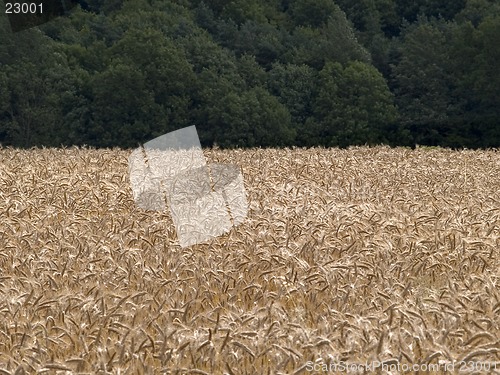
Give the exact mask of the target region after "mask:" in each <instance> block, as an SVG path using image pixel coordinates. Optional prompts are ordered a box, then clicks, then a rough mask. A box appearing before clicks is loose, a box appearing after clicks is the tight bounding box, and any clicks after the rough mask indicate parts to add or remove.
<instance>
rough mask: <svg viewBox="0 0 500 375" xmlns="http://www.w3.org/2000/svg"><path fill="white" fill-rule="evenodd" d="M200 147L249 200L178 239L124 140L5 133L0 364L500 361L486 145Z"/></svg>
mask: <svg viewBox="0 0 500 375" xmlns="http://www.w3.org/2000/svg"><path fill="white" fill-rule="evenodd" d="M204 153H205V156H206V157H207V160H208V161H209V162H210V163H215V162H217V163H231V164H235V165H237V166H240V167H241V168H242V172H243V177H244V180H245V189H246V192H247V198H248V202H249V214H248V218H247V220H246V221H245V222H244V223H243V224H241V225H239V226H238V227H236V228H233V229H232V230H231V231H230V232H229V233H227V234H225V235H223V236H220V237H217V238H215V239H213V240H212V241H210V242H208V243H205V244H198V245H194V246H191V247H189V248H185V249H183V248H181V247H180V246H179V245H178V242H177V239H176V234H175V230H174V226H173V223H172V220H171V218H170V217H169V214H168V212H151V211H144V210H141V209H139V208H137V207H136V206H135V204H134V201H133V198H132V191H131V189H130V184H129V178H128V166H127V158H128V156H129V154H130V151H127V150H120V149H113V150H111V149H108V150H93V149H88V148H68V149H31V150H18V149H11V148H0V219H1V220H0V374H35V373H40V374H231V375H232V374H234V375H236V374H307V373H320V372H321V373H322V372H325V369H326V368H327V366H329V367H328V370H329V371H330V370H331V369H332V367H331V366H332V365H333V364H336V363H344V364H349V363H350V364H356V363H357V364H361V363H363V364H364V363H369V362H377V363H379V364H380V365H381V366H382V364H384V365H386V366H392V365H395V364H399V365H403V364H406V365H411V364H417V365H420V366H424V365H425V366H431V365H433V364H434V365H439V366H440V370H439V373H458V370H457V367H455V368H453V369H451V368H448V369H446V367H445V365H446V364H450V363H462V364H466V365H469V364H470V366H473V365H474V364H475V365H476V366H477V368H475V369H472V370H473V371H472V372H469V373H500V255H499V249H500V173H499V172H500V154H499V152H498V150H485V151H471V150H463V151H453V150H447V149H428V148H417V149H415V150H411V149H404V148H397V149H391V148H388V147H374V148H368V147H358V148H350V149H347V150H340V149H320V148H316V149H314V148H313V149H282V150H276V149H268V150H264V149H253V150H219V149H207V150H204ZM487 365H488V366H490V367H489V368H488V369H486V367H483V366H487ZM495 366H496V368H495ZM421 368H423V367H421ZM337 370H338V369H337ZM358 370H359V371H358V373H369V372H370V371H371V369H370V368H368V370H366V369H365V370H366V371H364V372H363V371H361V370H360V369H359V368H358ZM373 371H374V372H375V373H401V370H393V367H386V368H385V369H384V368H382V367H378V368H377V369H375V370H373ZM334 372H335V371H333V370H331V373H334ZM337 372H340V370H339V371H337ZM337 372H335V373H337ZM354 372H355V371H354V370H353V371H351V372H350V373H354ZM412 373H418V371H413V372H412ZM420 373H424V372H420Z"/></svg>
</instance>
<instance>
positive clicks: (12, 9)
mask: <svg viewBox="0 0 500 375" xmlns="http://www.w3.org/2000/svg"><path fill="white" fill-rule="evenodd" d="M5 13H7V14H30V13H31V14H35V13H43V4H42V3H40V4H35V3H31V4H27V3H22V4H21V3H5Z"/></svg>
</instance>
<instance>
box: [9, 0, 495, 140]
mask: <svg viewBox="0 0 500 375" xmlns="http://www.w3.org/2000/svg"><path fill="white" fill-rule="evenodd" d="M62 1H64V0H62ZM66 1H67V0H66ZM0 4H2V3H0ZM62 5H64V3H62ZM66 5H67V4H66ZM2 7H3V4H2ZM63 8H64V9H65V14H64V15H63V16H60V17H56V18H54V19H51V20H49V21H48V22H45V23H44V24H42V25H39V26H36V27H31V28H27V29H25V30H20V31H15V30H14V29H13V28H12V25H11V23H9V19H8V17H7V15H6V14H4V13H5V12H2V14H1V15H0V143H1V144H2V145H3V146H15V147H33V146H46V147H60V146H71V145H88V146H92V147H123V148H129V147H136V146H137V145H139V144H141V143H143V142H145V141H147V140H150V139H152V138H154V137H156V136H159V135H162V134H164V133H167V132H170V131H173V130H177V129H180V128H183V127H186V126H190V125H196V127H197V129H198V133H199V136H200V139H201V142H202V145H204V146H207V147H208V146H213V145H218V146H220V147H223V148H232V147H289V146H298V147H310V146H325V147H348V146H350V145H365V144H367V145H378V144H386V145H391V146H409V147H414V146H415V145H426V146H441V147H450V148H463V147H465V148H489V147H499V146H500V123H499V119H500V64H499V61H500V43H499V36H500V2H499V1H498V0H493V1H492V0H456V1H449V0H412V1H408V0H360V1H350V0H336V1H333V0H232V1H229V0H205V1H200V0H85V1H80V2H79V3H78V4H76V5H75V6H72V7H71V9H69V8H70V7H68V6H63Z"/></svg>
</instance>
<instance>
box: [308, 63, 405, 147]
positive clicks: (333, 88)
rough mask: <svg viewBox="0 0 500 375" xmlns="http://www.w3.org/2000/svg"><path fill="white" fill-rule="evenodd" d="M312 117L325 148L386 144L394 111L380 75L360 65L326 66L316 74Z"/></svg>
mask: <svg viewBox="0 0 500 375" xmlns="http://www.w3.org/2000/svg"><path fill="white" fill-rule="evenodd" d="M319 82H320V88H319V93H318V97H317V100H316V102H315V106H314V107H315V108H314V109H315V117H316V121H317V123H319V124H320V131H321V134H320V136H321V138H323V140H324V144H325V145H327V146H333V145H339V146H341V147H346V146H348V145H351V144H364V143H370V144H373V143H381V142H383V141H386V139H385V138H384V134H383V133H384V129H385V128H386V127H387V126H389V125H391V124H393V123H394V121H395V120H396V117H397V112H396V109H395V107H394V104H393V97H392V94H391V93H390V91H389V89H388V87H387V84H386V82H385V80H384V78H383V76H382V75H381V74H380V73H379V72H378V71H377V70H376V69H375V68H373V67H372V66H370V65H368V64H366V63H363V62H351V63H349V64H348V65H347V66H346V67H345V68H343V67H342V65H340V64H339V63H327V64H326V65H325V67H324V68H323V69H322V70H321V72H320V73H319Z"/></svg>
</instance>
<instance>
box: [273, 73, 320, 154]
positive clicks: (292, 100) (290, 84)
mask: <svg viewBox="0 0 500 375" xmlns="http://www.w3.org/2000/svg"><path fill="white" fill-rule="evenodd" d="M268 77H269V78H268V83H267V85H268V88H269V92H270V93H271V94H272V95H274V96H276V97H277V98H278V100H279V101H280V102H281V103H282V104H283V105H284V106H285V107H286V108H287V109H288V111H289V112H290V115H291V119H292V126H293V128H294V129H295V131H296V134H297V135H296V142H297V143H298V145H299V146H307V145H311V144H312V142H311V138H312V137H313V135H314V131H313V130H312V129H310V128H308V127H306V126H305V123H306V121H307V119H308V118H309V117H311V116H312V114H313V113H312V112H313V111H312V105H313V102H314V99H315V96H316V88H317V85H318V74H317V72H316V71H315V70H314V69H312V68H311V67H309V66H307V65H294V64H286V65H285V64H280V63H276V64H274V65H273V68H272V69H271V70H270V71H269V72H268Z"/></svg>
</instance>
